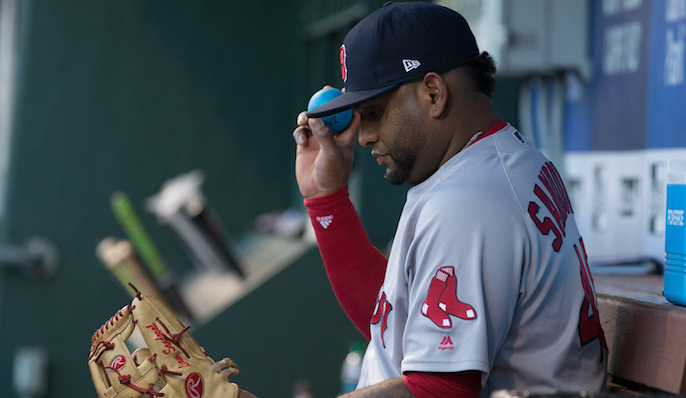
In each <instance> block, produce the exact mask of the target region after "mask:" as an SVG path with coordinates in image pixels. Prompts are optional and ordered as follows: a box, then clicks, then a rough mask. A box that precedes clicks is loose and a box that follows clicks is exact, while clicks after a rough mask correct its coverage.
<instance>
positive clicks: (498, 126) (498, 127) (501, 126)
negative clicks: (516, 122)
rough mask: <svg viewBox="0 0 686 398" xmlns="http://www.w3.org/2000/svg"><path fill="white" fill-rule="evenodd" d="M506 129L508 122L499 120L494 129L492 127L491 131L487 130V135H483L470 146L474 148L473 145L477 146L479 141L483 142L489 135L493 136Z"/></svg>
mask: <svg viewBox="0 0 686 398" xmlns="http://www.w3.org/2000/svg"><path fill="white" fill-rule="evenodd" d="M505 127H507V122H506V121H504V120H502V119H501V120H498V121H497V122H496V123H495V124H494V125H493V127H491V128H490V129H488V130H486V132H485V133H483V134H481V135H480V136H479V138H477V139H475V140H474V142H472V143H471V144H469V146H472V145H474V144H476V143H477V142H479V141H481V140H483V139H484V138H486V137H488V136H489V135H493V134H495V133H497V132H498V131H500V130H502V129H504V128H505Z"/></svg>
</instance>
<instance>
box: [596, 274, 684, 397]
mask: <svg viewBox="0 0 686 398" xmlns="http://www.w3.org/2000/svg"><path fill="white" fill-rule="evenodd" d="M594 280H595V287H596V294H597V298H598V311H599V312H600V320H601V324H602V326H603V330H604V331H605V338H606V340H607V344H608V347H609V349H610V357H609V362H608V372H609V373H610V374H611V375H612V376H613V378H616V379H618V380H622V381H628V382H630V383H638V384H640V385H644V386H647V387H649V388H654V389H657V390H661V391H664V392H667V393H671V394H686V307H681V306H678V305H675V304H672V303H670V302H668V301H667V300H666V299H665V298H664V296H663V295H662V290H663V277H662V276H661V275H596V276H594Z"/></svg>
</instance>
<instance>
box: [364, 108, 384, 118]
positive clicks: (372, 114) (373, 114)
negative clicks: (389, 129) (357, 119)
mask: <svg viewBox="0 0 686 398" xmlns="http://www.w3.org/2000/svg"><path fill="white" fill-rule="evenodd" d="M367 116H369V117H371V118H372V119H378V118H379V117H380V116H381V108H372V109H371V110H370V111H369V113H368V114H367Z"/></svg>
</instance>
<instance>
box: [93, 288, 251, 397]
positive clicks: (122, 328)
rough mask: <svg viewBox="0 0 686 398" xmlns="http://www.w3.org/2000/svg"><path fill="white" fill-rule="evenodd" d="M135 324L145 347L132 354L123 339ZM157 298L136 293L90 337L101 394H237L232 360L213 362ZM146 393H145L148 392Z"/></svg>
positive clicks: (236, 395)
mask: <svg viewBox="0 0 686 398" xmlns="http://www.w3.org/2000/svg"><path fill="white" fill-rule="evenodd" d="M136 326H138V329H139V330H140V332H141V334H142V335H143V338H144V339H145V342H146V344H147V348H145V347H143V348H139V349H137V350H136V351H134V352H133V354H131V353H130V352H129V349H128V348H127V346H126V340H127V339H128V338H129V336H131V333H132V332H133V331H134V329H135V328H136ZM189 328H190V326H186V327H184V326H183V324H182V323H181V321H179V319H178V318H177V317H176V316H175V315H174V313H172V312H171V311H170V310H169V308H167V307H166V306H165V305H164V304H163V303H162V302H161V301H160V300H157V299H156V298H154V297H152V296H143V295H141V294H140V293H138V295H137V297H136V298H134V299H133V301H132V303H131V305H127V306H126V307H124V308H122V309H121V310H120V311H119V312H117V313H116V314H115V315H114V316H113V317H112V318H110V320H109V321H107V322H106V323H105V324H104V325H102V327H100V329H98V330H97V331H96V332H95V334H94V335H93V338H92V339H91V349H90V355H89V356H88V366H89V368H90V371H91V377H92V378H93V384H94V385H95V389H96V390H97V392H98V396H99V397H100V398H115V397H116V398H124V397H126V398H136V397H139V396H145V397H146V398H147V397H148V396H150V397H165V398H236V397H238V395H239V393H240V389H239V388H238V386H237V385H236V384H235V383H232V382H230V381H229V380H228V377H229V376H231V375H233V374H236V373H238V372H239V370H240V369H239V368H238V366H236V364H235V363H233V361H231V360H230V359H228V358H225V359H223V360H221V361H219V362H215V361H213V360H212V358H210V357H209V356H208V355H207V354H206V353H205V350H204V349H203V348H202V347H200V346H199V345H198V343H197V342H196V341H195V339H194V338H193V336H191V334H190V333H188V329H189ZM146 394H147V395H146Z"/></svg>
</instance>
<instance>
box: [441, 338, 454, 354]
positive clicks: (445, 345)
mask: <svg viewBox="0 0 686 398" xmlns="http://www.w3.org/2000/svg"><path fill="white" fill-rule="evenodd" d="M438 349H439V350H441V351H446V350H454V349H455V346H454V345H453V340H452V339H451V338H450V336H443V340H441V344H439V345H438Z"/></svg>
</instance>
